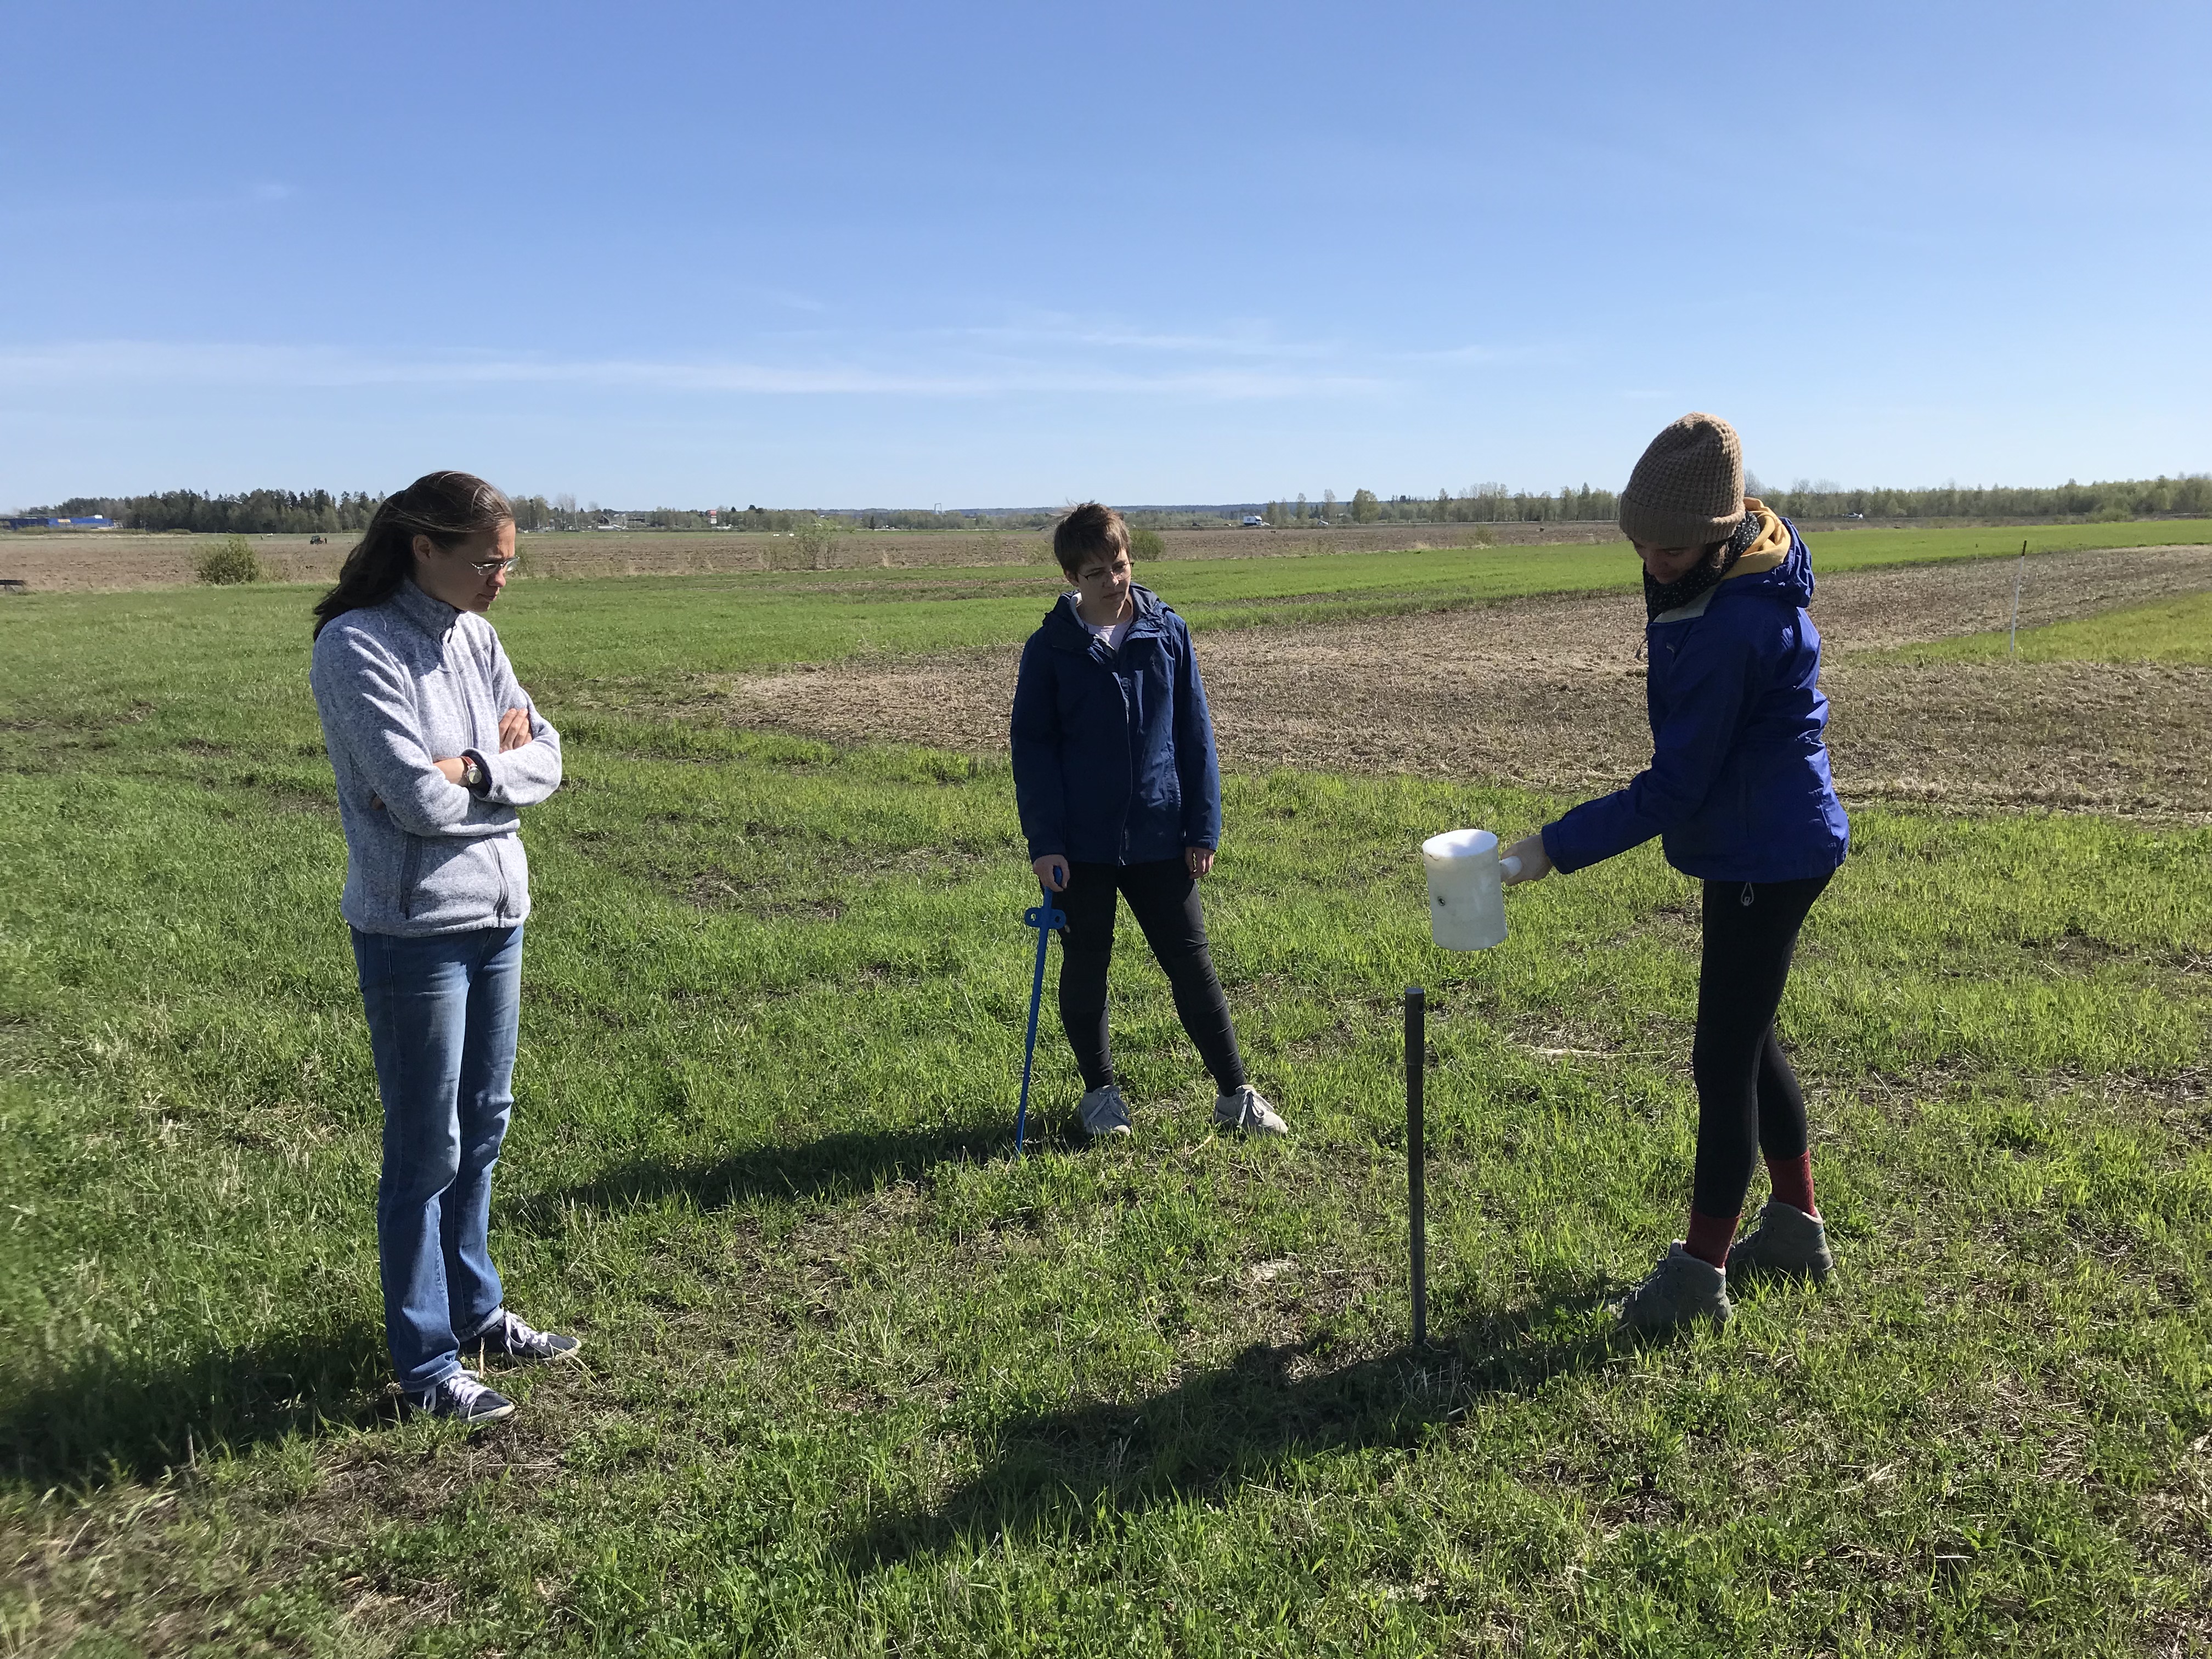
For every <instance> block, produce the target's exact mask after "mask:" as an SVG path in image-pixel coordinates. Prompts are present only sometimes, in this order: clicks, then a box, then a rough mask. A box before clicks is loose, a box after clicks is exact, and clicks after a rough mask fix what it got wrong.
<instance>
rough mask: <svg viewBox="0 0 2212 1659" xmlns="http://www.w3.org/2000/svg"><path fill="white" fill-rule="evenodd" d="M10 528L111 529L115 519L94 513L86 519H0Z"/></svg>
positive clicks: (0, 522) (0, 521) (1, 522)
mask: <svg viewBox="0 0 2212 1659" xmlns="http://www.w3.org/2000/svg"><path fill="white" fill-rule="evenodd" d="M0 524H4V525H6V526H8V528H9V529H10V530H112V529H114V528H115V520H112V519H108V518H102V517H101V516H100V514H98V513H94V514H93V515H92V516H91V517H90V518H87V519H0Z"/></svg>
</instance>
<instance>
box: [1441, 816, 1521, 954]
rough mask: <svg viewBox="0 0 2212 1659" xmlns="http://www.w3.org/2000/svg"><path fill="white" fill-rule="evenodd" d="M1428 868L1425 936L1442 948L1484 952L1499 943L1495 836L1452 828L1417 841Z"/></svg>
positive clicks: (1500, 894)
mask: <svg viewBox="0 0 2212 1659" xmlns="http://www.w3.org/2000/svg"><path fill="white" fill-rule="evenodd" d="M1421 862H1422V863H1423V864H1425V866H1427V867H1428V872H1429V937H1430V938H1431V939H1434V940H1436V942H1437V944H1438V945H1442V946H1443V948H1444V949H1445V950H1447V951H1487V950H1488V949H1490V947H1491V946H1492V945H1503V944H1504V943H1505V890H1504V870H1503V868H1502V867H1501V866H1500V863H1499V860H1498V837H1497V836H1493V835H1492V834H1491V833H1490V831H1489V830H1487V829H1453V830H1450V831H1448V832H1447V833H1445V834H1443V835H1441V836H1430V837H1429V838H1428V839H1427V840H1426V841H1425V842H1422V843H1421Z"/></svg>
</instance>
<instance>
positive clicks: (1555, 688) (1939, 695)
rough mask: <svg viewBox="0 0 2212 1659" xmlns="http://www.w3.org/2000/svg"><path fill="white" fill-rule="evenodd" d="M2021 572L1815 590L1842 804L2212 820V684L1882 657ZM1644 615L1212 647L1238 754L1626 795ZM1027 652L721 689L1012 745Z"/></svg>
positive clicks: (1431, 626) (2207, 559)
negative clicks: (1920, 803)
mask: <svg viewBox="0 0 2212 1659" xmlns="http://www.w3.org/2000/svg"><path fill="white" fill-rule="evenodd" d="M2027 572H2028V574H2027V582H2026V583H2025V584H2024V585H2023V589H2022V593H2021V624H2022V626H2031V625H2035V624H2039V623H2046V622H2054V621H2058V620H2062V619H2063V618H2065V617H2073V616H2081V615H2085V614H2088V613H2090V612H2093V611H2101V610H2106V609H2109V608H2111V607H2112V606H2114V605H2128V604H2136V603H2140V602H2142V601H2144V600H2147V599H2154V598H2158V597H2160V596H2162V595H2165V594H2168V593H2175V592H2191V591H2197V590H2201V589H2204V588H2212V547H2177V548H2160V549H2146V550H2134V551H2123V552H2100V553H2064V554H2051V555H2047V556H2044V557H2041V558H2031V559H2030V560H2029V561H2028V564H2027ZM2013 574H2014V572H2013V569H2012V567H2011V565H2010V563H2009V562H2002V561H1980V560H1977V561H1971V562H1960V563H1957V564H1950V565H1936V566H1923V567H1916V568H1899V569H1894V570H1879V571H1866V572H1855V573H1850V574H1844V575H1840V576H1836V577H1832V578H1830V579H1829V580H1826V581H1824V582H1822V583H1821V584H1820V592H1819V595H1818V597H1817V598H1816V599H1815V600H1814V617H1815V619H1816V620H1817V621H1818V622H1819V623H1820V629H1821V631H1822V633H1823V635H1825V636H1826V641H1827V644H1828V658H1827V663H1826V668H1825V671H1824V673H1823V684H1824V685H1825V686H1826V690H1827V692H1828V695H1829V697H1830V700H1831V702H1832V703H1833V705H1834V719H1833V723H1832V726H1831V727H1830V730H1829V738H1830V745H1831V749H1832V753H1833V757H1834V762H1835V769H1836V778H1837V782H1838V787H1839V788H1840V789H1841V790H1842V792H1843V793H1844V795H1845V797H1846V798H1847V799H1904V800H1928V801H1941V802H1945V803H1948V804H1954V805H2005V806H2024V805H2041V806H2052V807H2063V808H2075V809H2093V810H2098V811H2111V812H2119V813H2128V814H2137V815H2148V816H2157V817H2188V818H2192V819H2193V818H2200V817H2205V816H2207V814H2208V813H2212V750H2208V747H2207V745H2206V744H2204V742H2203V734H2204V732H2206V731H2208V730H2212V670H2207V669H2203V668H2191V667H2177V666H2167V665H2158V666H2150V665H2110V664H2081V663H2037V664H2023V665H2009V664H1940V665H1911V666H1904V665H1898V664H1896V663H1893V662H1889V661H1886V660H1881V659H1869V656H1868V653H1870V652H1874V651H1877V650H1880V649H1881V648H1883V647H1893V646H1897V645H1903V644H1909V643H1911V642H1914V641H1923V640H1932V639H1942V638H1946V637H1949V636H1951V635H1958V634H1966V633H1974V632H1978V631H1980V630H1982V629H1987V628H1990V627H1993V626H2002V623H2003V621H2004V619H2005V618H2006V617H2007V616H2008V613H2009V610H2010V605H2011V599H2012V580H2013ZM1643 619H1644V618H1643V605H1642V601H1641V599H1639V598H1638V597H1637V596H1635V595H1632V594H1599V595H1594V596H1580V595H1577V596H1565V597H1555V598H1544V599H1523V600H1517V601H1515V602H1512V603H1510V604H1504V605H1493V606H1489V607H1486V608H1483V609H1479V610H1472V611H1451V612H1445V613H1440V614H1439V613H1431V614H1426V615H1421V616H1413V617H1383V618H1377V619H1374V620H1369V621H1361V622H1352V623H1326V624H1318V625H1314V626H1309V627H1297V628H1284V629H1273V628H1253V629H1237V630H1230V631H1217V632H1213V633H1210V634H1208V635H1206V636H1205V638H1204V641H1203V642H1202V645H1201V647H1200V649H1201V660H1202V661H1203V663H1204V665H1205V669H1206V686H1207V691H1208V695H1209V696H1210V698H1211V699H1212V706H1213V714H1214V722H1215V726H1216V729H1217V732H1218V736H1219V740H1220V744H1221V750H1222V758H1223V762H1224V763H1225V764H1226V765H1229V766H1232V767H1237V768H1242V769H1255V768H1265V767H1268V766H1277V765H1282V766H1297V767H1310V768H1317V769H1330V770H1344V771H1367V772H1376V771H1380V772H1419V773H1431V774H1437V775H1449V776H1459V777H1483V778H1492V779H1498V780H1501V781H1512V782H1517V783H1523V784H1528V785H1531V786H1534V787H1542V788H1551V789H1560V790H1575V789H1585V788H1594V787H1613V786H1616V785H1618V784H1620V783H1621V782H1623V781H1626V779H1627V778H1629V777H1630V776H1631V775H1633V774H1634V773H1635V771H1636V770H1637V769H1638V768H1639V767H1641V766H1642V765H1643V764H1644V762H1645V761H1646V760H1647V759H1648V758H1649V757H1650V728H1649V726H1648V725H1647V723H1646V719H1645V715H1644V684H1643V680H1644V665H1643V663H1642V661H1641V660H1640V658H1639V655H1638V652H1639V648H1640V646H1641V641H1642V624H1643ZM1019 656H1020V653H1019V650H1018V647H998V648H994V649H993V650H989V651H984V652H976V653H963V654H961V655H958V656H956V657H948V658H939V659H927V660H924V661H919V662H910V663H904V664H896V665H883V666H872V667H856V666H841V667H836V668H828V669H813V670H802V671H790V672H785V673H778V674H772V675H762V676H755V677H750V678H739V679H736V680H733V681H727V682H724V683H723V684H722V685H721V686H720V687H718V688H717V689H716V690H717V696H716V697H715V699H714V707H715V708H718V709H719V710H720V712H722V713H723V714H725V715H726V717H727V718H729V719H731V720H735V721H737V722H738V723H740V724H743V725H746V726H765V727H771V728H774V729H777V730H782V731H788V732H799V733H802V734H804V735H806V736H810V737H817V738H829V739H832V740H834V741H838V742H845V743H854V742H871V741H891V742H906V743H921V744H931V745H933V746H936V747H940V748H950V749H963V750H978V751H984V752H991V751H998V750H1003V749H1004V748H1005V745H1006V710H1007V708H1008V705H1009V703H1010V702H1011V700H1012V695H1013V684H1014V676H1015V671H1016V667H1017V665H1018V660H1019Z"/></svg>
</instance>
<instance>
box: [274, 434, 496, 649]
mask: <svg viewBox="0 0 2212 1659" xmlns="http://www.w3.org/2000/svg"><path fill="white" fill-rule="evenodd" d="M513 519H514V507H513V504H512V503H511V502H509V501H508V500H507V497H506V496H505V495H503V494H501V492H500V491H499V490H498V489H495V487H494V486H492V485H490V484H488V483H485V482H484V481H483V479H482V478H479V477H477V476H476V474H474V473H473V472H426V473H424V474H423V475H422V477H419V478H417V479H416V480H415V482H414V483H411V484H409V485H408V486H407V488H406V489H403V490H401V491H399V493H398V494H397V495H386V497H385V498H384V504H383V505H382V506H380V507H378V508H377V509H376V516H375V517H374V518H373V519H371V520H369V521H368V529H367V530H365V531H363V532H362V538H361V540H360V542H359V543H358V544H356V546H355V548H354V550H353V551H352V552H350V553H349V554H347V555H346V562H345V563H344V564H343V565H342V566H340V567H339V568H338V585H337V586H336V587H333V588H332V589H331V591H330V592H327V593H325V594H324V595H323V597H322V598H321V599H319V600H318V601H317V602H316V605H315V632H316V633H317V634H318V635H320V634H321V633H322V631H323V629H325V628H327V627H328V626H330V624H331V623H332V622H334V621H335V620H337V618H338V617H343V615H345V613H346V612H347V611H360V610H363V609H365V608H367V607H368V606H369V605H382V604H383V603H384V602H385V601H386V599H390V598H391V597H392V595H393V594H394V593H397V592H398V591H399V589H400V586H401V584H403V583H404V582H405V581H406V580H407V579H408V578H409V577H410V576H411V575H413V574H415V538H416V537H417V536H428V538H430V540H431V541H432V543H433V544H435V545H436V546H437V547H439V548H440V549H441V550H444V551H447V552H451V551H452V550H453V549H454V548H456V547H458V546H459V545H460V544H462V543H463V542H465V541H467V540H468V539H469V538H471V537H472V536H481V535H483V533H484V532H486V531H488V530H496V529H498V528H499V526H501V525H502V524H509V523H512V522H513Z"/></svg>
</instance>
